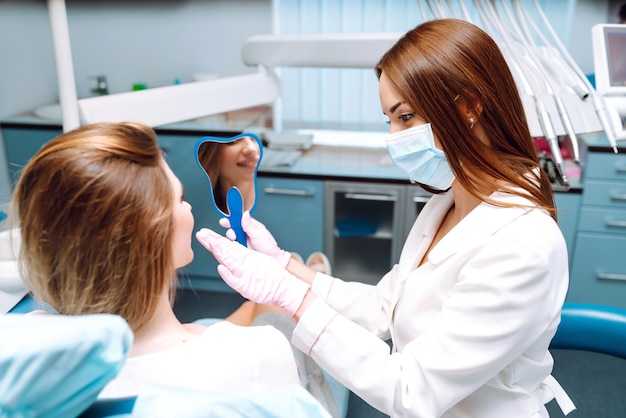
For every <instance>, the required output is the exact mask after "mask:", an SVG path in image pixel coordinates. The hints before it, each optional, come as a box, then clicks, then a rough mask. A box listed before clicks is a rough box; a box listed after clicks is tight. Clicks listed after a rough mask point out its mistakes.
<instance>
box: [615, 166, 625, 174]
mask: <svg viewBox="0 0 626 418" xmlns="http://www.w3.org/2000/svg"><path fill="white" fill-rule="evenodd" d="M615 171H617V172H618V173H620V174H621V173H626V165H620V166H618V167H615Z"/></svg>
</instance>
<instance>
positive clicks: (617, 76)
mask: <svg viewBox="0 0 626 418" xmlns="http://www.w3.org/2000/svg"><path fill="white" fill-rule="evenodd" d="M625 26H626V25H625ZM606 46H607V48H606V49H607V60H608V67H609V80H610V83H611V86H626V28H625V30H623V31H616V30H607V31H606Z"/></svg>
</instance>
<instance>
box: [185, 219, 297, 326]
mask: <svg viewBox="0 0 626 418" xmlns="http://www.w3.org/2000/svg"><path fill="white" fill-rule="evenodd" d="M196 239H197V240H198V241H199V242H200V244H202V245H203V246H204V247H205V248H206V249H207V250H209V251H211V252H212V253H213V255H214V256H215V258H216V259H217V261H218V262H219V263H220V264H219V265H218V266H217V271H218V273H219V274H220V276H221V277H222V279H224V281H225V282H226V283H227V284H228V285H229V286H230V287H232V288H233V289H235V290H236V291H237V292H239V293H240V294H241V295H242V296H243V297H245V298H247V299H250V300H252V301H254V302H257V303H263V304H270V305H274V306H279V307H281V308H283V309H284V310H285V311H286V312H287V313H288V314H289V315H291V316H293V315H294V314H295V313H296V311H297V310H298V308H299V307H300V305H301V304H302V301H303V299H304V296H305V295H306V294H307V292H308V290H309V285H308V284H307V283H305V282H303V281H302V280H300V279H298V278H296V277H295V276H293V275H292V274H290V273H289V272H288V271H287V270H285V269H284V268H283V267H282V266H280V265H279V264H278V263H277V262H276V261H275V260H274V259H273V258H271V257H270V256H267V255H265V254H262V253H259V252H257V251H253V250H250V249H248V248H246V247H244V246H242V245H241V244H239V243H237V242H233V241H231V240H229V239H227V238H225V237H223V236H221V235H219V234H217V233H215V232H213V231H211V230H210V229H206V228H203V229H201V230H200V231H198V232H197V233H196Z"/></svg>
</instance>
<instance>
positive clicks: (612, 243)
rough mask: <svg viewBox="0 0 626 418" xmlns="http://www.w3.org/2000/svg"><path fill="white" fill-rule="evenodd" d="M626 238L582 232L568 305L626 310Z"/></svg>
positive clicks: (574, 261) (577, 246)
mask: <svg viewBox="0 0 626 418" xmlns="http://www.w3.org/2000/svg"><path fill="white" fill-rule="evenodd" d="M624 254H626V237H621V236H607V235H603V234H588V233H579V234H578V237H577V241H576V251H575V254H574V260H573V264H572V265H573V267H572V273H571V275H570V289H569V293H568V296H567V300H568V302H577V303H596V304H601V305H609V306H617V307H622V308H626V263H624Z"/></svg>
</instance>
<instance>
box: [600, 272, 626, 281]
mask: <svg viewBox="0 0 626 418" xmlns="http://www.w3.org/2000/svg"><path fill="white" fill-rule="evenodd" d="M596 277H597V278H598V279H600V280H626V274H615V273H596Z"/></svg>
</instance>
